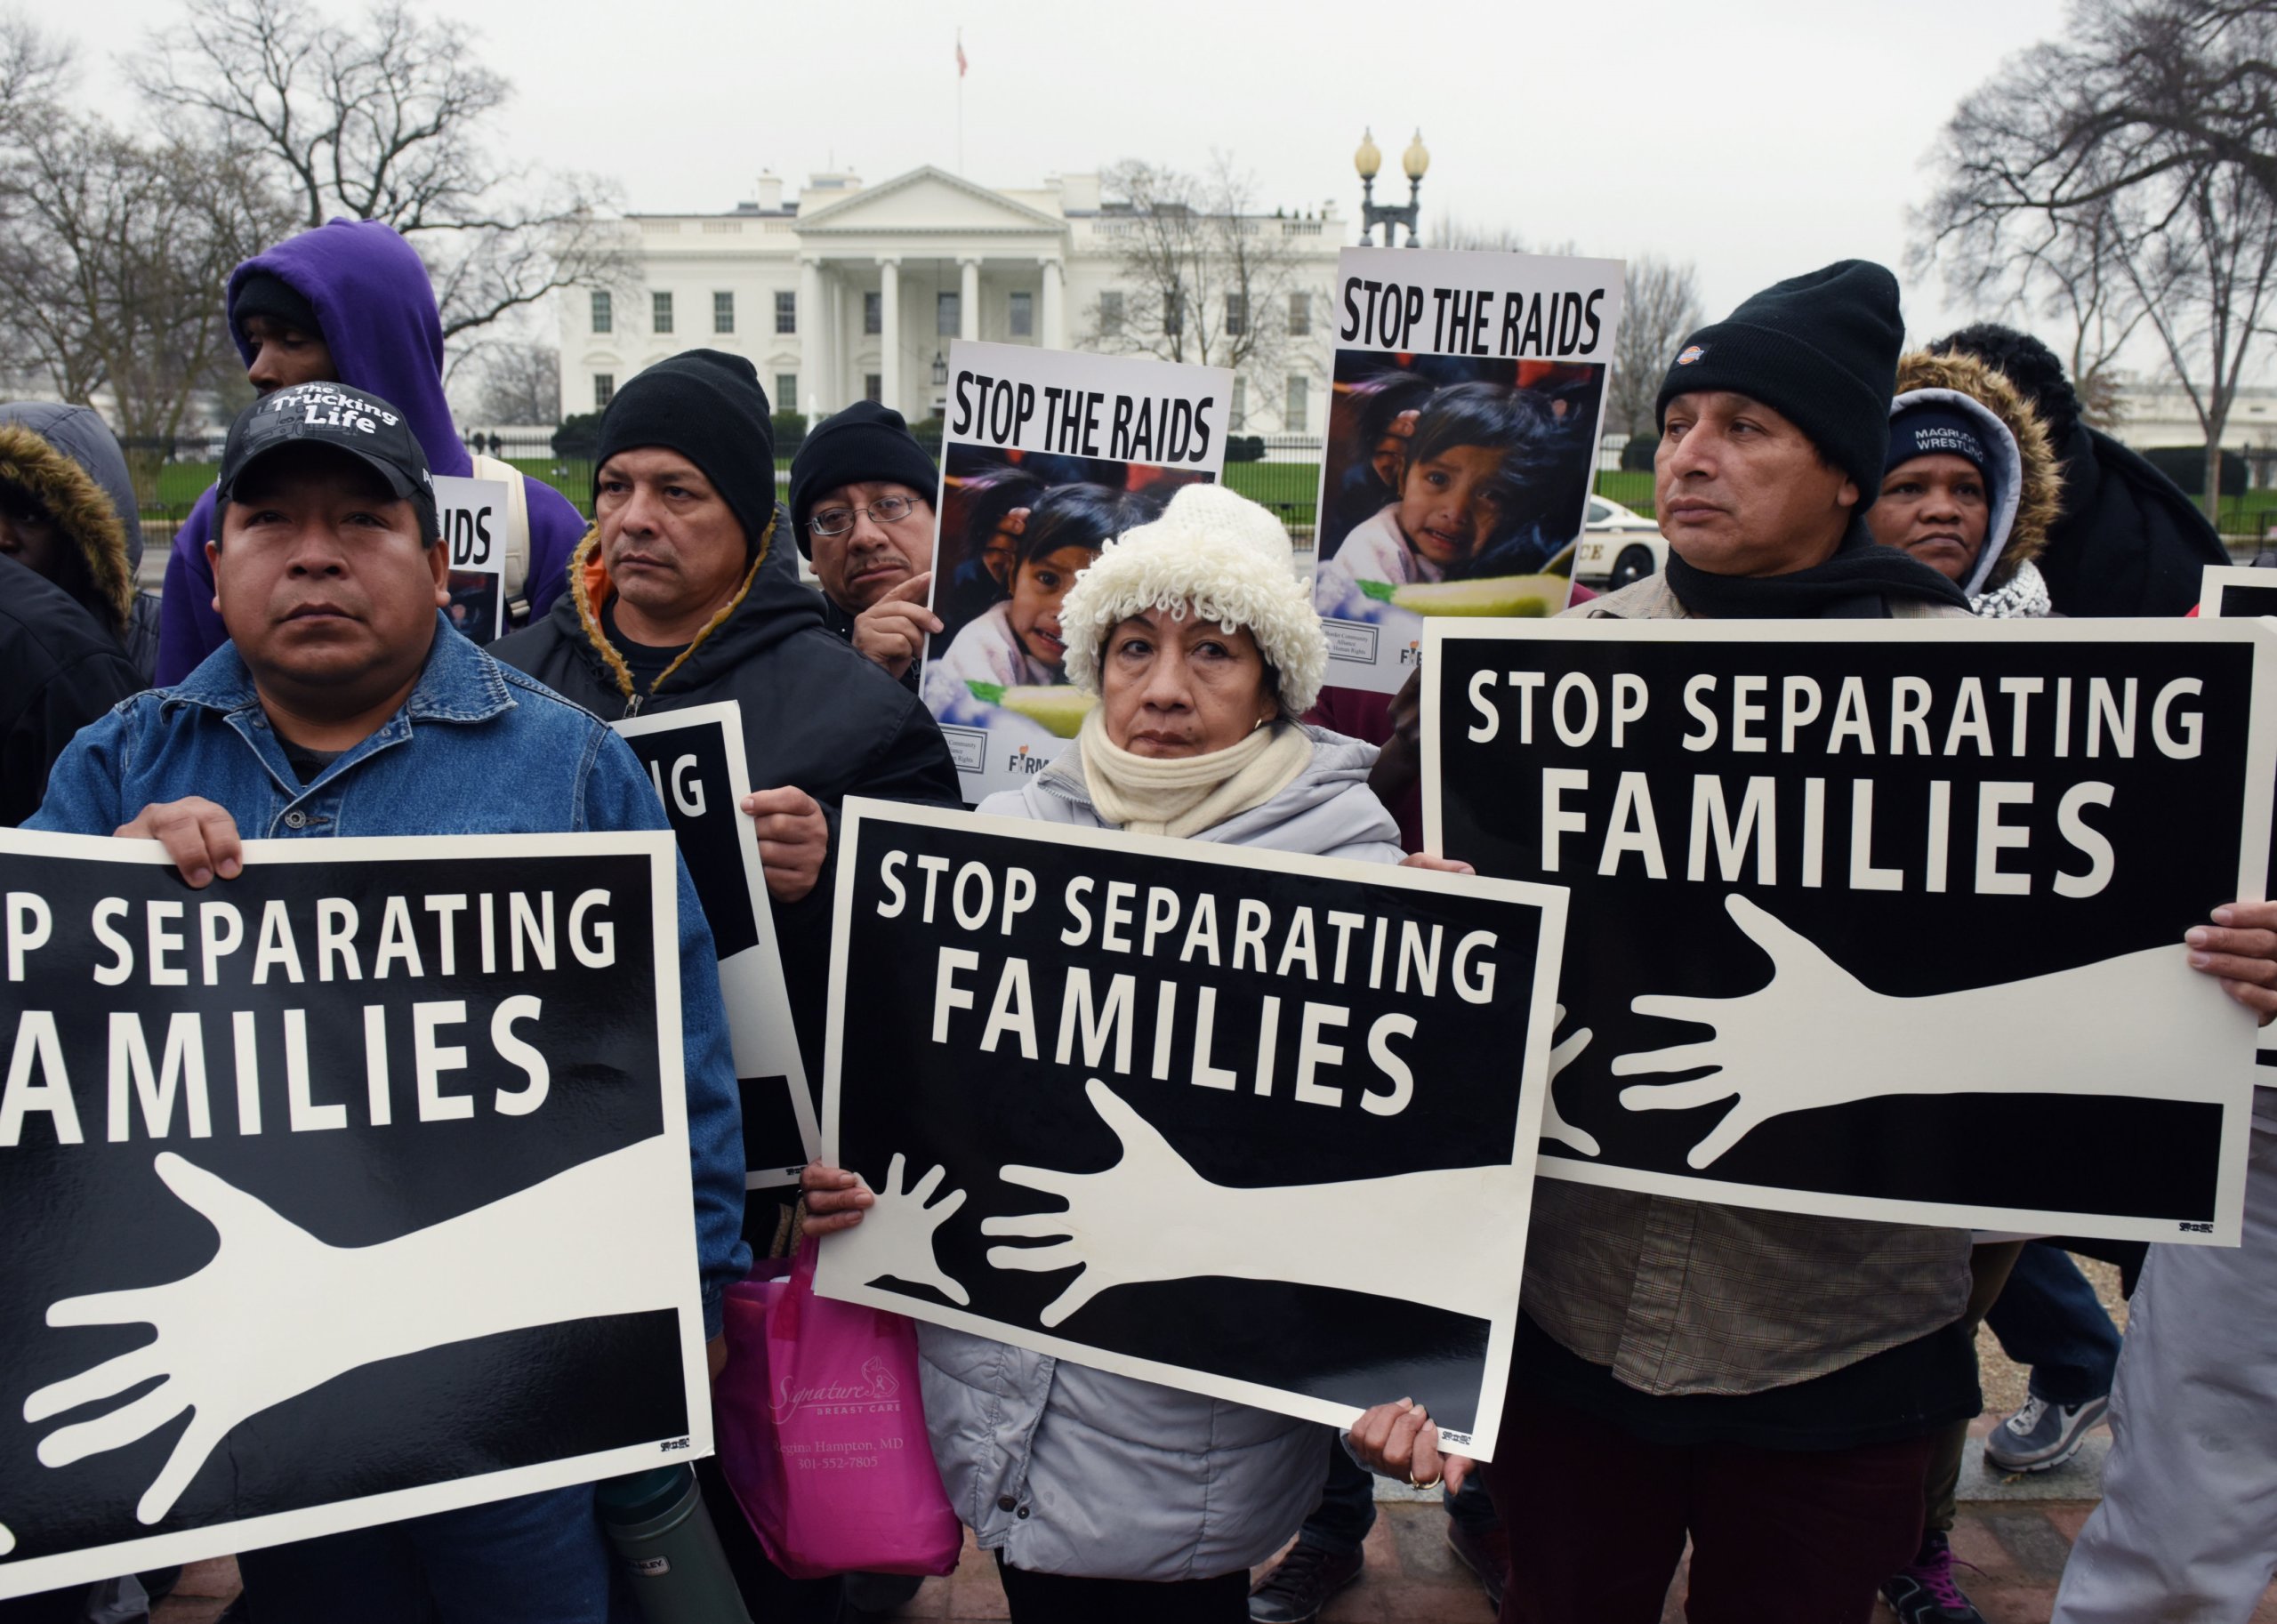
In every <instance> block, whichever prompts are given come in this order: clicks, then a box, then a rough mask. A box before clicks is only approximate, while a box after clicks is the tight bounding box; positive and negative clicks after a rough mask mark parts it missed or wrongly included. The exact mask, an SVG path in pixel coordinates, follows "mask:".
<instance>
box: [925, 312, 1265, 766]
mask: <svg viewBox="0 0 2277 1624" xmlns="http://www.w3.org/2000/svg"><path fill="white" fill-rule="evenodd" d="M1233 390H1234V374H1232V373H1231V372H1229V371H1227V369H1226V368H1224V367H1221V366H1178V365H1174V364H1172V363H1170V362H1166V361H1150V360H1147V359H1145V358H1141V357H1136V356H1096V355H1075V354H1073V353H1071V352H1069V351H1066V350H1038V349H1035V348H1034V347H1033V346H1031V345H1027V344H975V343H967V342H962V341H959V342H955V343H953V344H951V345H950V346H949V386H948V409H947V412H946V413H945V416H944V421H943V429H944V434H943V440H942V454H941V488H940V492H939V495H938V498H937V500H936V502H934V505H933V511H934V519H935V526H936V528H935V534H934V546H933V580H932V586H931V596H930V598H929V603H930V606H931V607H932V609H933V612H934V613H935V614H936V615H939V616H940V617H941V622H942V626H941V630H940V631H939V632H938V633H937V634H936V635H934V636H932V637H930V638H929V639H926V648H925V661H924V669H923V671H922V673H921V677H920V679H919V684H918V688H919V692H920V693H921V695H923V697H924V701H925V707H926V709H927V710H929V711H930V712H932V713H933V719H934V720H936V721H937V722H938V723H940V725H941V735H942V736H943V737H944V738H945V739H946V740H947V741H948V744H949V753H950V755H951V756H952V757H953V758H954V760H955V761H956V764H957V775H958V778H959V781H960V783H961V785H962V787H963V791H964V798H965V799H966V800H969V801H978V800H980V799H981V798H982V797H984V796H986V795H992V794H994V793H995V792H997V791H999V790H1009V789H1017V788H1018V787H1019V786H1020V785H1021V784H1025V783H1026V782H1027V780H1028V779H1029V778H1030V777H1031V776H1034V774H1036V773H1039V772H1042V770H1043V769H1044V768H1046V767H1048V766H1049V765H1050V763H1051V762H1052V761H1053V760H1056V759H1057V758H1058V754H1059V751H1060V748H1061V746H1062V745H1063V744H1066V741H1067V740H1068V739H1070V738H1073V737H1074V735H1075V731H1076V729H1077V728H1080V727H1081V726H1082V720H1083V718H1084V716H1085V715H1086V714H1087V713H1088V712H1090V706H1091V699H1090V695H1084V694H1079V693H1077V692H1076V691H1075V690H1074V688H1072V687H1068V686H1067V677H1066V671H1065V669H1064V660H1065V658H1066V644H1065V643H1064V642H1063V641H1062V640H1061V639H1060V635H1059V606H1060V601H1061V600H1062V599H1064V598H1065V597H1066V594H1067V589H1068V588H1069V587H1071V586H1073V585H1074V583H1075V577H1076V575H1078V574H1080V573H1081V572H1082V570H1084V569H1085V568H1087V567H1089V566H1090V561H1091V559H1094V558H1096V557H1097V556H1098V551H1099V548H1100V547H1101V546H1102V545H1103V544H1104V543H1106V540H1107V538H1108V537H1109V536H1111V535H1117V534H1119V533H1120V531H1121V530H1122V529H1126V528H1129V527H1130V526H1131V525H1133V524H1135V523H1143V522H1145V520H1146V519H1148V518H1149V517H1151V516H1152V515H1153V513H1155V512H1156V511H1160V509H1161V507H1162V505H1163V503H1164V502H1168V501H1169V500H1170V495H1171V492H1172V491H1173V490H1175V489H1176V488H1177V487H1178V486H1181V485H1189V484H1192V483H1194V482H1195V481H1197V480H1204V479H1215V478H1218V476H1219V473H1220V471H1221V470H1223V469H1224V467H1225V465H1226V430H1227V414H1228V412H1229V411H1230V409H1231V406H1232V401H1233Z"/></svg>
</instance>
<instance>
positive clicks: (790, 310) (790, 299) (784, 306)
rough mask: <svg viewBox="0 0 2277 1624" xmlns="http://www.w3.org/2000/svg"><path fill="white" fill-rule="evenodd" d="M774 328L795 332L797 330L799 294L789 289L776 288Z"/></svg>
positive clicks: (782, 331)
mask: <svg viewBox="0 0 2277 1624" xmlns="http://www.w3.org/2000/svg"><path fill="white" fill-rule="evenodd" d="M775 330H776V332H777V333H796V332H797V331H798V330H799V295H798V294H796V293H793V292H791V291H790V290H789V289H787V288H785V289H781V290H778V291H777V292H776V295H775Z"/></svg>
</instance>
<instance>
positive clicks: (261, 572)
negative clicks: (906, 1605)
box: [27, 383, 751, 1624]
mask: <svg viewBox="0 0 2277 1624" xmlns="http://www.w3.org/2000/svg"><path fill="white" fill-rule="evenodd" d="M216 491H217V493H218V494H217V495H216V499H215V505H216V515H217V522H216V524H215V526H214V534H213V537H212V539H209V540H208V541H207V543H206V544H205V551H206V559H207V561H208V562H209V563H210V565H211V566H212V568H213V607H214V608H215V610H216V612H217V613H218V614H219V615H221V619H222V621H223V623H225V625H226V627H227V630H228V632H229V640H228V641H226V642H224V643H222V644H221V647H218V648H216V649H215V650H214V651H213V653H212V654H211V655H207V656H206V658H205V660H204V662H203V663H200V664H199V665H198V666H197V669H196V670H195V671H191V672H190V673H189V676H188V678H187V679H184V680H183V681H182V682H181V684H180V685H179V686H177V687H172V688H164V689H160V690H157V691H156V692H153V693H148V694H142V695H137V696H136V697H135V698H133V700H131V701H129V702H127V703H125V704H122V705H120V706H119V707H117V709H116V710H114V711H112V712H110V713H109V715H108V716H106V717H104V718H103V719H102V720H101V721H99V722H96V723H95V724H93V726H91V727H89V728H85V729H84V731H82V732H81V733H80V735H79V736H78V737H77V738H76V740H75V741H73V743H72V744H71V746H70V748H69V749H68V750H67V751H65V752H64V753H63V755H62V756H61V758H60V759H59V760H57V762H56V764H55V768H54V770H53V772H52V774H51V776H50V777H49V781H48V792H47V798H46V800H45V801H44V804H43V805H42V806H41V808H40V810H39V811H38V813H37V814H36V816H34V817H33V818H32V819H31V820H30V821H29V823H28V825H27V826H28V827H30V828H35V829H52V830H57V831H61V832H70V833H77V834H116V835H118V836H120V837H122V838H125V839H147V840H157V841H159V842H160V843H161V844H163V845H164V847H165V851H166V855H167V856H169V857H171V858H172V859H173V861H174V863H175V864H177V865H178V866H179V867H180V868H181V874H182V878H183V880H185V881H186V882H187V883H188V884H189V886H190V887H191V888H193V889H204V888H205V887H207V886H209V885H211V884H213V881H214V880H216V879H219V880H221V881H222V882H223V887H222V888H223V890H224V892H226V890H227V888H228V886H227V882H228V881H229V880H231V879H233V878H235V877H236V876H237V874H238V873H239V872H241V871H242V867H243V864H244V862H245V856H244V851H243V848H242V847H241V845H240V844H239V841H240V837H241V835H250V836H254V837H258V838H260V839H262V840H317V839H324V838H328V837H334V836H346V835H394V836H406V835H412V836H415V835H430V834H440V833H443V832H448V833H450V834H452V835H461V834H470V833H523V834H535V833H552V832H575V831H582V830H632V829H661V828H664V827H665V826H666V825H665V823H664V810H663V808H662V807H661V806H660V805H659V804H658V803H657V800H656V792H655V791H654V790H652V789H651V788H650V787H649V783H648V777H647V776H646V775H645V774H644V773H643V772H642V771H641V768H640V764H639V762H638V761H637V760H635V758H634V757H633V755H632V751H631V750H630V749H629V748H628V747H627V746H626V745H625V744H624V741H623V740H621V739H619V738H617V737H616V736H615V735H613V734H611V733H610V732H609V731H608V729H607V728H605V727H603V726H602V725H601V724H600V723H599V722H598V721H596V720H594V719H593V718H592V717H591V716H590V715H588V714H587V713H586V712H583V711H581V710H579V709H578V708H577V707H576V706H575V705H573V704H570V703H567V701H565V700H563V699H561V698H560V697H559V696H558V695H554V694H552V693H551V692H549V691H548V690H547V689H545V688H544V687H540V686H539V685H538V684H537V683H535V682H534V681H531V680H530V679H527V678H526V677H524V676H522V675H521V674H520V673H519V672H518V671H510V670H508V669H506V668H504V667H503V666H501V665H500V664H498V663H497V662H496V661H495V660H493V659H492V658H491V657H490V656H489V655H487V654H486V653H485V652H483V651H482V650H481V649H479V648H477V647H475V646H474V645H473V644H471V643H470V642H468V641H467V640H466V639H464V638H463V637H461V636H460V635H459V634H458V633H457V632H456V631H453V630H452V629H451V627H450V626H449V624H448V623H447V622H445V621H444V620H443V619H442V618H441V616H440V615H439V612H438V611H439V609H440V608H441V607H442V606H443V605H444V604H445V603H446V602H447V600H448V597H449V593H448V591H447V579H448V574H449V561H448V556H447V549H446V548H445V547H444V546H443V544H442V542H441V538H440V536H439V534H438V526H437V522H436V512H435V496H434V486H433V482H432V481H431V479H430V478H429V475H428V469H427V459H426V457H425V454H423V453H422V451H421V449H420V443H419V439H418V438H417V436H416V435H415V434H414V432H413V430H412V429H411V427H410V426H409V425H408V424H407V423H406V421H405V418H404V414H402V413H401V412H400V411H398V409H397V408H396V407H395V406H392V405H391V404H390V403H389V402H388V401H386V400H383V399H382V398H379V397H378V396H376V395H373V394H371V393H369V392H367V391H364V390H355V389H350V388H348V387H345V386H343V385H341V384H336V383H308V384H301V385H296V386H294V387H292V388H288V389H283V390H278V391H277V392H275V393H273V394H270V395H267V396H264V397H263V398H261V399H260V400H258V401H256V402H254V403H253V405H252V406H248V407H246V408H245V411H244V412H243V413H242V414H239V416H238V418H237V422H235V423H234V424H233V425H231V427H230V430H229V440H228V443H227V445H226V446H225V448H224V450H223V453H222V459H221V477H220V479H219V481H218V483H217V485H216ZM679 909H680V1021H681V1026H682V1033H683V1038H684V1041H685V1049H686V1053H685V1069H686V1076H687V1087H688V1145H689V1155H690V1161H691V1163H692V1167H691V1171H692V1173H693V1177H694V1186H695V1198H696V1243H697V1254H698V1262H699V1266H700V1268H701V1272H702V1298H703V1304H704V1328H705V1333H706V1334H707V1335H708V1336H711V1337H712V1338H713V1339H714V1342H713V1359H714V1365H713V1368H714V1370H715V1371H716V1370H717V1368H718V1363H719V1361H720V1358H721V1357H723V1356H724V1351H725V1350H724V1347H723V1346H722V1345H721V1344H720V1342H719V1341H718V1340H717V1339H718V1337H719V1333H720V1319H721V1311H720V1299H721V1297H722V1295H723V1294H724V1293H725V1291H726V1290H727V1287H728V1284H729V1283H730V1282H732V1281H734V1280H736V1279H737V1278H739V1277H740V1276H741V1275H742V1274H744V1271H745V1270H746V1269H747V1268H748V1267H749V1266H750V1262H751V1255H750V1251H749V1249H748V1248H747V1247H745V1246H744V1243H743V1241H742V1239H741V1229H742V1223H743V1146H742V1119H741V1112H740V1108H739V1106H738V1105H737V1099H736V1083H735V1071H734V1066H733V1064H732V1061H731V1058H730V1055H729V1050H728V1029H727V1017H726V1011H725V1009H723V1007H722V1005H721V1003H720V983H719V972H718V968H717V963H716V960H715V956H714V953H713V951H712V933H711V930H710V929H709V928H708V927H707V926H706V925H705V923H704V912H703V909H702V907H701V905H700V904H698V902H697V900H696V893H695V890H694V888H693V887H692V886H691V885H690V883H689V881H688V871H687V868H686V867H685V865H683V866H682V867H681V868H680V889H679ZM530 1266H531V1267H533V1268H536V1267H540V1266H543V1265H542V1262H541V1261H540V1260H536V1259H533V1260H531V1264H530ZM214 1331H215V1334H216V1335H218V1336H228V1335H230V1334H232V1331H231V1328H230V1327H229V1326H228V1325H227V1324H220V1325H217V1326H216V1327H215V1328H214ZM230 1470H231V1467H230V1463H229V1457H228V1453H227V1451H221V1452H218V1453H216V1454H215V1455H214V1457H213V1459H211V1460H210V1461H208V1463H207V1464H206V1466H205V1467H204V1468H203V1471H202V1472H201V1476H203V1475H213V1476H215V1477H216V1478H217V1479H225V1478H226V1477H227V1475H228V1474H229V1471H230ZM389 1534H390V1537H389V1538H387V1539H376V1538H374V1536H373V1534H372V1532H371V1531H366V1532H362V1533H353V1534H342V1535H334V1536H328V1537H326V1538H323V1539H318V1540H303V1541H301V1542H299V1543H296V1544H289V1545H280V1546H272V1547H270V1548H268V1549H265V1550H258V1551H250V1552H246V1553H245V1554H244V1555H243V1556H241V1557H240V1558H239V1564H238V1565H239V1569H240V1571H241V1572H242V1573H243V1575H244V1578H245V1589H246V1595H247V1596H248V1598H249V1600H250V1603H251V1605H252V1607H253V1612H254V1616H256V1617H258V1618H263V1619H267V1618H270V1617H275V1618H280V1619H286V1620H297V1619H326V1620H366V1619H371V1620H381V1619H388V1618H394V1617H401V1616H409V1614H408V1612H404V1611H402V1609H403V1608H404V1607H405V1606H406V1604H405V1603H404V1602H403V1600H402V1598H404V1597H405V1596H418V1595H419V1594H421V1592H422V1590H423V1591H424V1592H425V1593H426V1594H427V1595H428V1596H431V1597H432V1598H433V1599H434V1600H435V1601H436V1602H437V1603H438V1604H440V1607H441V1609H442V1612H443V1615H444V1616H445V1617H447V1618H480V1619H483V1620H499V1621H502V1624H520V1621H524V1620H527V1624H562V1621H563V1620H573V1621H575V1624H603V1621H604V1620H606V1619H607V1613H608V1588H609V1562H608V1557H607V1551H606V1548H605V1547H604V1545H603V1543H602V1541H601V1539H600V1535H599V1529H598V1526H597V1524H596V1523H595V1520H594V1515H593V1495H592V1490H591V1487H590V1486H585V1487H580V1488H574V1489H560V1490H553V1491H547V1492H544V1493H540V1494H533V1495H524V1496H519V1497H518V1498H515V1499H505V1500H500V1501H496V1502H495V1503H493V1504H490V1505H487V1506H477V1507H471V1508H469V1509H466V1510H463V1511H453V1512H443V1513H438V1514H435V1515H428V1516H423V1517H420V1518H417V1519H415V1520H414V1521H411V1522H407V1523H403V1524H396V1525H394V1527H393V1528H392V1529H390V1531H389ZM391 1606H392V1607H394V1608H395V1609H396V1611H393V1612H391V1611H390V1607H391Z"/></svg>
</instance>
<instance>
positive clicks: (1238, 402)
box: [1232, 378, 1249, 430]
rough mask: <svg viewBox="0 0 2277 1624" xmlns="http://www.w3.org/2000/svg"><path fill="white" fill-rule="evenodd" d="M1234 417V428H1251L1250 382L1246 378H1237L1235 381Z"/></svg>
mask: <svg viewBox="0 0 2277 1624" xmlns="http://www.w3.org/2000/svg"><path fill="white" fill-rule="evenodd" d="M1232 417H1233V426H1234V427H1235V429H1237V430H1238V429H1246V428H1248V427H1249V380H1248V379H1246V378H1236V379H1235V380H1234V406H1233V412H1232Z"/></svg>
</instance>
